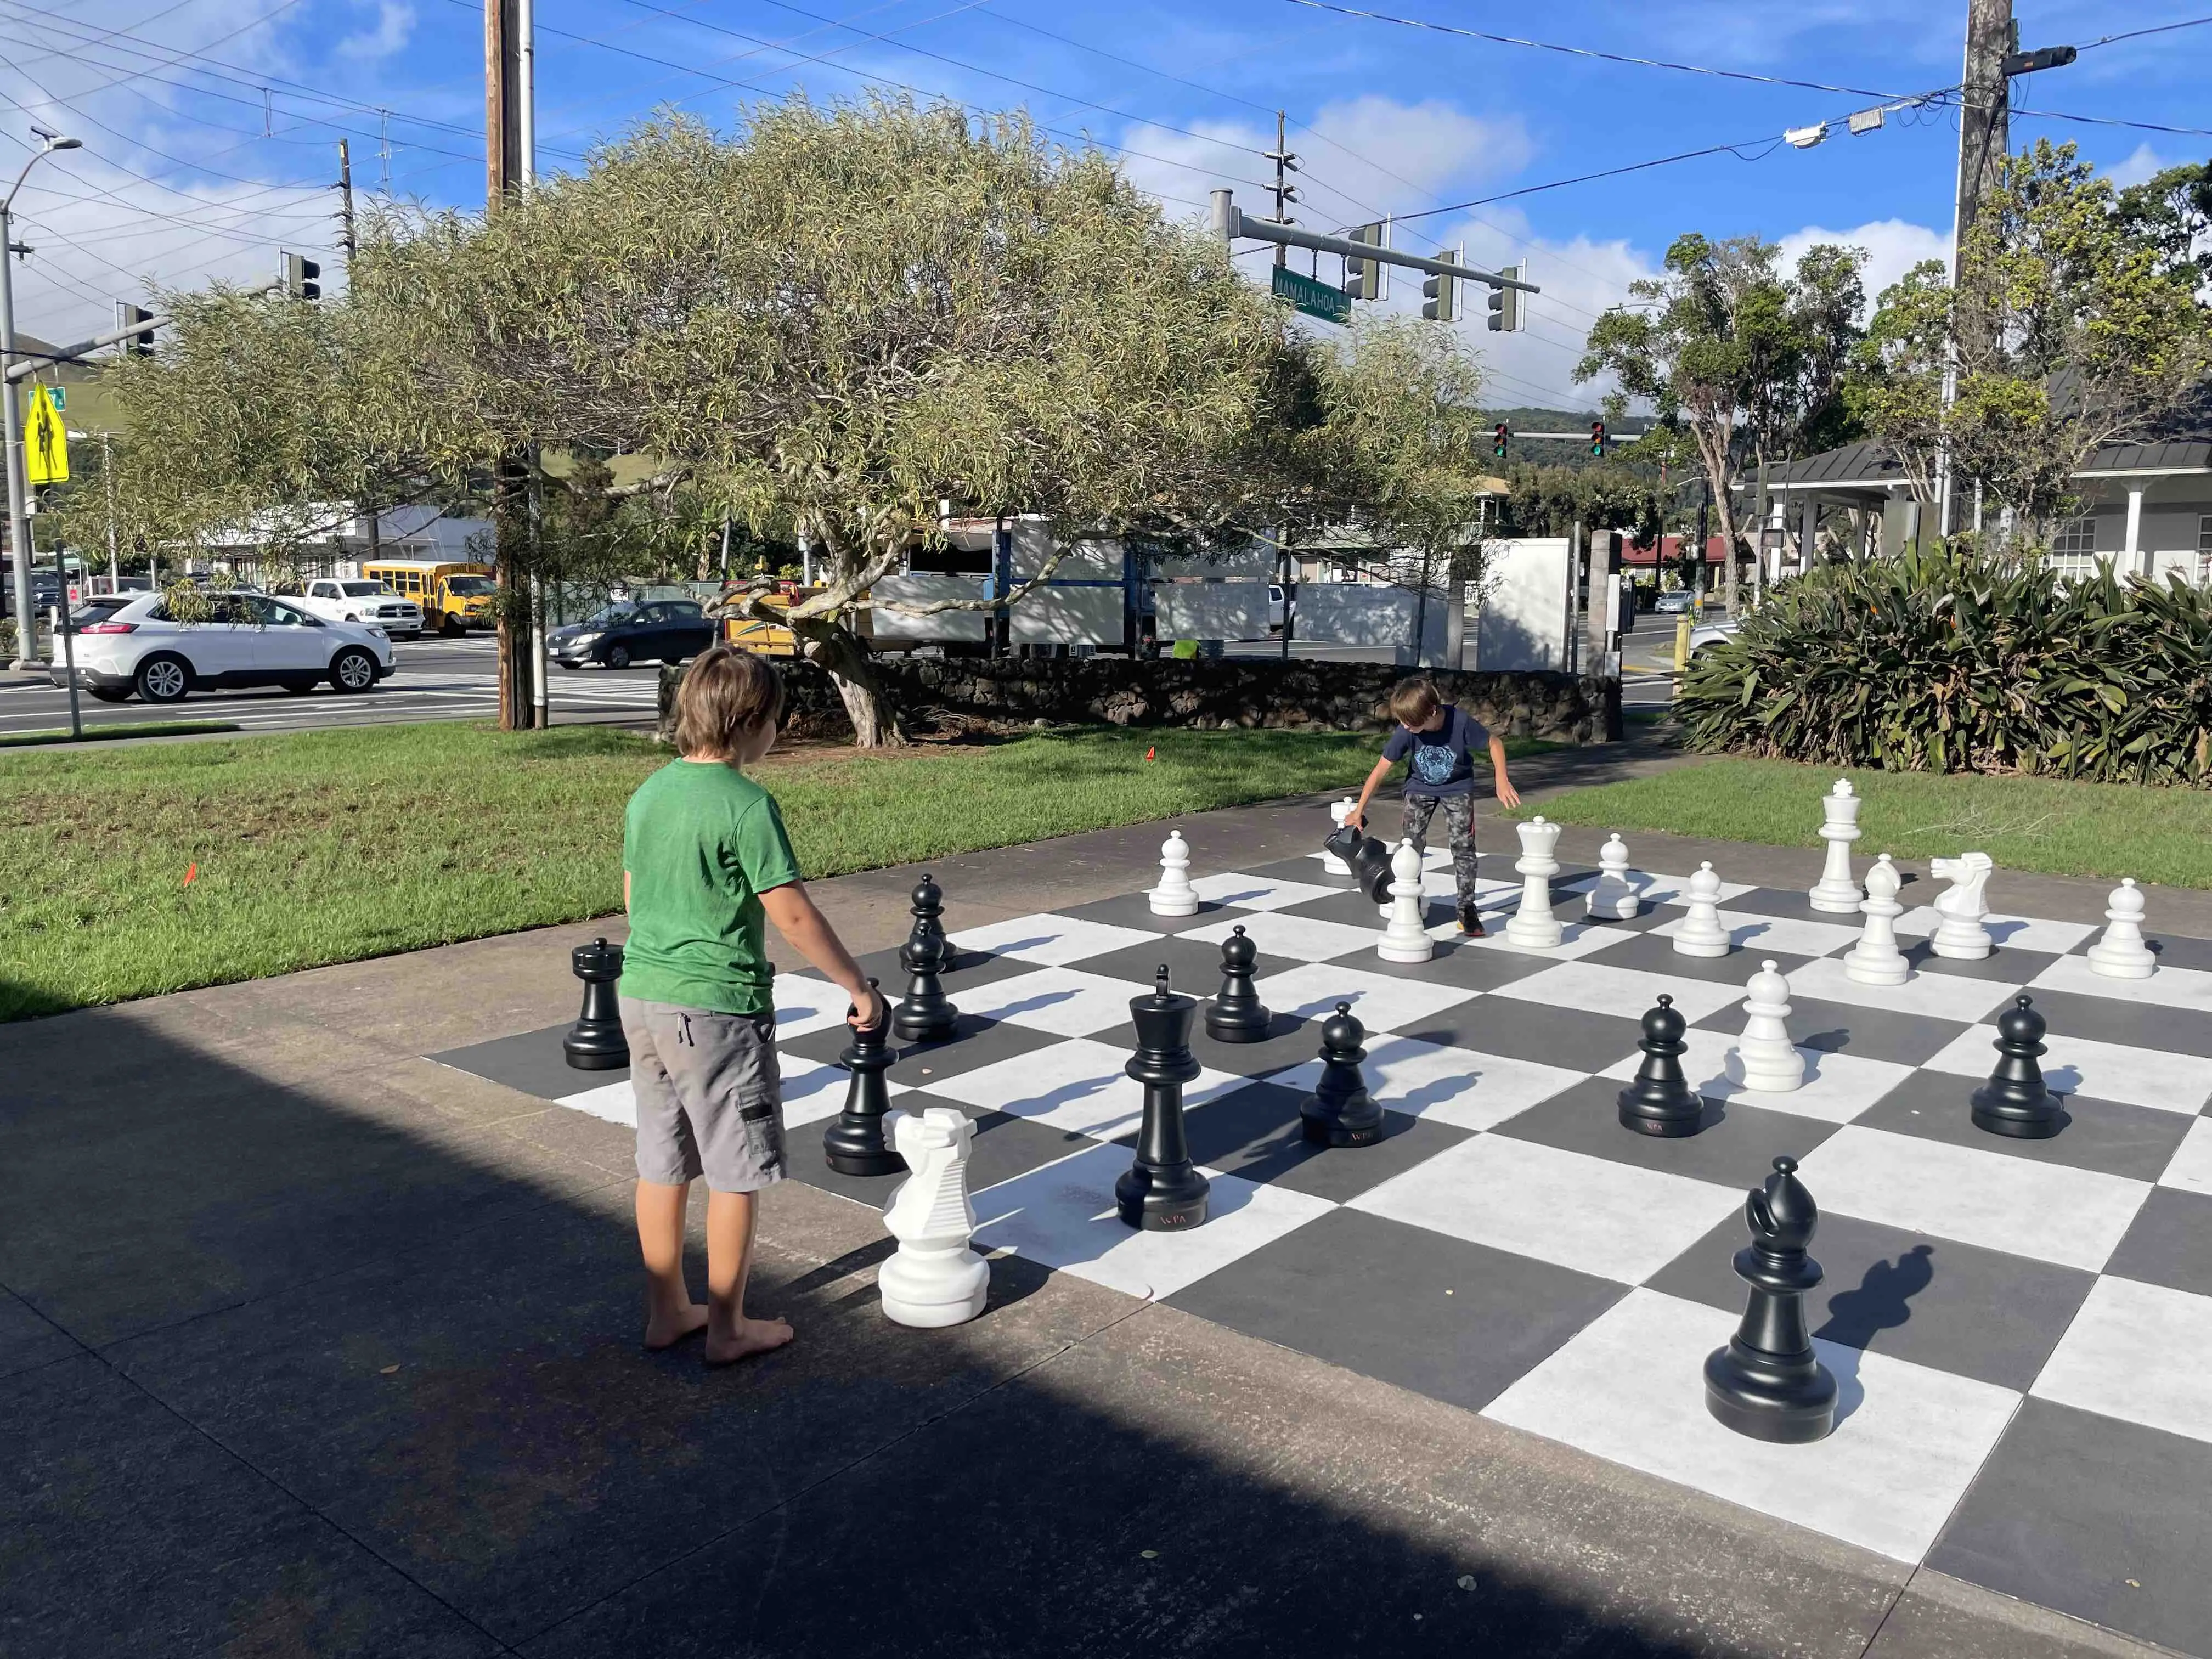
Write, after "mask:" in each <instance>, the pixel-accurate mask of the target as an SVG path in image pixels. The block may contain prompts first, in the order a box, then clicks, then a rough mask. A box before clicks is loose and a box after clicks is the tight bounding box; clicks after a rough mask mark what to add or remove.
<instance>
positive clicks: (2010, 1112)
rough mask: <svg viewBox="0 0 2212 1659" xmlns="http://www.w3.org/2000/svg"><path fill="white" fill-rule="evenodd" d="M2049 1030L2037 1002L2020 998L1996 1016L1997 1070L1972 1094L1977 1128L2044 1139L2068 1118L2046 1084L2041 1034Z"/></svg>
mask: <svg viewBox="0 0 2212 1659" xmlns="http://www.w3.org/2000/svg"><path fill="white" fill-rule="evenodd" d="M2047 1029H2048V1027H2047V1025H2046V1024H2045V1020H2044V1018H2043V1016H2042V1015H2041V1014H2039V1013H2037V1012H2035V1004H2034V1003H2033V1001H2032V1000H2030V999H2028V998H2027V997H2021V999H2020V1000H2018V1001H2016V1002H2015V1003H2014V1004H2013V1006H2011V1007H2009V1008H2008V1009H2006V1010H2005V1011H2004V1012H2002V1013H2001V1014H1999V1015H1998V1016H1997V1042H1996V1048H1997V1054H1998V1060H1997V1066H1996V1070H1995V1071H1994V1072H1991V1073H1990V1080H1989V1081H1988V1082H1987V1083H1984V1085H1982V1086H1981V1087H1980V1088H1978V1089H1977V1090H1975V1091H1974V1093H1973V1106H1974V1126H1975V1127H1977V1128H1981V1129H1987V1130H1988V1131H1989V1132H1990V1133H1991V1134H1993V1135H2010V1136H2012V1137H2013V1138H2014V1139H2016V1140H2046V1139H2050V1137H2051V1136H2052V1135H2055V1134H2057V1133H2058V1130H2059V1126H2060V1125H2061V1124H2062V1123H2063V1122H2064V1121H2065V1118H2064V1114H2063V1110H2062V1109H2061V1108H2060V1106H2059V1104H2058V1097H2057V1096H2056V1095H2054V1094H2052V1093H2051V1091H2050V1090H2049V1089H2047V1088H2045V1086H2044V1084H2043V1067H2042V1066H2041V1065H2040V1064H2039V1063H2038V1060H2037V1057H2038V1056H2039V1055H2040V1054H2042V1053H2043V1034H2044V1032H2045V1030H2047Z"/></svg>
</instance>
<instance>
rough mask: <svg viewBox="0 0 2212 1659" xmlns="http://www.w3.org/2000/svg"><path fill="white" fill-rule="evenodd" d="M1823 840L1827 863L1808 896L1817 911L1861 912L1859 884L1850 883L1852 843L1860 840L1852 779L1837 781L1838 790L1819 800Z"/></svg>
mask: <svg viewBox="0 0 2212 1659" xmlns="http://www.w3.org/2000/svg"><path fill="white" fill-rule="evenodd" d="M1820 811H1821V820H1820V836H1821V839H1822V840H1824V841H1826V842H1827V843H1828V861H1827V864H1826V866H1825V867H1824V868H1823V869H1822V870H1821V872H1820V880H1818V881H1816V882H1814V884H1813V887H1812V890H1811V891H1809V892H1808V893H1807V894H1806V895H1805V896H1806V897H1807V898H1808V899H1809V900H1811V901H1812V905H1813V908H1814V909H1815V910H1826V911H1829V912H1832V913H1833V914H1835V915H1853V914H1855V913H1856V912H1857V909H1858V908H1859V888H1858V884H1857V882H1855V881H1853V880H1852V879H1851V843H1852V842H1855V841H1857V839H1858V838H1859V798H1858V796H1857V794H1855V793H1852V790H1851V783H1850V779H1849V778H1838V779H1837V780H1836V787H1834V788H1832V789H1831V790H1830V791H1828V793H1826V794H1825V795H1823V796H1821V797H1820Z"/></svg>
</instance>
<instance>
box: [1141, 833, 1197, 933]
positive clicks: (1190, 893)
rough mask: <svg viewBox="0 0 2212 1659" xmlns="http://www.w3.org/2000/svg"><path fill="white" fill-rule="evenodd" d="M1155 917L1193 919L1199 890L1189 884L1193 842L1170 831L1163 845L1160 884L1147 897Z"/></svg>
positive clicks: (1161, 847)
mask: <svg viewBox="0 0 2212 1659" xmlns="http://www.w3.org/2000/svg"><path fill="white" fill-rule="evenodd" d="M1146 897H1147V898H1148V899H1149V900H1150V901H1151V903H1152V914H1153V915H1156V916H1194V915H1197V914H1198V890H1197V889H1196V888H1194V887H1193V886H1192V885H1191V884H1190V843H1189V842H1187V841H1185V840H1184V839H1183V838H1182V830H1180V829H1170V830H1169V831H1168V838H1167V839H1166V840H1165V841H1164V842H1161V843H1160V884H1159V885H1158V886H1157V887H1155V888H1153V889H1152V891H1151V892H1150V893H1149V894H1147V895H1146Z"/></svg>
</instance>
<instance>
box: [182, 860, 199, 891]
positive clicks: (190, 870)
mask: <svg viewBox="0 0 2212 1659" xmlns="http://www.w3.org/2000/svg"><path fill="white" fill-rule="evenodd" d="M199 872H200V861H199V860H197V859H194V860H192V861H191V863H190V864H188V865H186V866H185V886H187V887H189V886H191V884H192V878H193V877H194V876H197V874H199Z"/></svg>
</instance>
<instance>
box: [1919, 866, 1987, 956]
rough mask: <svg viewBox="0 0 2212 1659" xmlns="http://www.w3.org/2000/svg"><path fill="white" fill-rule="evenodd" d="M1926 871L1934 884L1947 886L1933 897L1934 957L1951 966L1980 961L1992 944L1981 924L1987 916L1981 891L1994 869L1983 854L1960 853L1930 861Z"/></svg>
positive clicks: (1985, 904) (1932, 942)
mask: <svg viewBox="0 0 2212 1659" xmlns="http://www.w3.org/2000/svg"><path fill="white" fill-rule="evenodd" d="M1928 867H1929V870H1930V871H1931V872H1934V874H1935V876H1936V879H1937V880H1938V881H1948V882H1949V883H1950V884H1951V885H1950V886H1949V887H1948V888H1947V889H1946V890H1944V891H1942V892H1941V893H1938V894H1937V895H1936V915H1939V916H1941V917H1942V921H1940V922H1938V923H1937V924H1936V933H1935V935H1934V937H1933V939H1931V940H1930V943H1931V944H1932V945H1933V946H1934V947H1935V951H1936V955H1937V956H1939V957H1943V958H1945V959H1946V960H1947V961H1951V962H1979V961H1981V960H1982V959H1983V958H1984V957H1987V956H1988V955H1989V953H1990V948H1991V945H1992V944H1993V943H1994V941H1992V940H1991V939H1990V930H1989V929H1988V928H1986V927H1984V926H1982V922H1983V920H1984V918H1985V917H1986V916H1988V915H1989V914H1990V906H1989V901H1988V900H1987V899H1986V898H1985V897H1984V889H1985V888H1987V887H1988V885H1989V883H1990V874H1991V872H1994V871H1995V869H1996V865H1995V864H1994V863H1993V862H1991V860H1990V855H1989V854H1987V853H1961V854H1959V856H1958V857H1957V858H1954V859H1936V860H1933V861H1931V862H1930V863H1929V866H1928Z"/></svg>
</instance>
